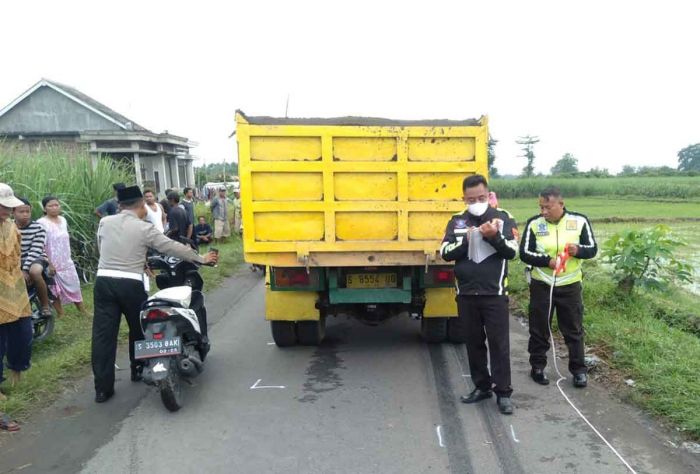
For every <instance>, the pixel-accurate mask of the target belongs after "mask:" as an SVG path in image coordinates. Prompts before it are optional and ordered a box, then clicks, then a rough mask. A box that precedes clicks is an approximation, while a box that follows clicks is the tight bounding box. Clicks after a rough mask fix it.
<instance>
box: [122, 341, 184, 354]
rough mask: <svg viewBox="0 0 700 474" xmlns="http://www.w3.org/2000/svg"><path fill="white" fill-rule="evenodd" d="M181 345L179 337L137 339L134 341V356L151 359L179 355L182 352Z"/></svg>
mask: <svg viewBox="0 0 700 474" xmlns="http://www.w3.org/2000/svg"><path fill="white" fill-rule="evenodd" d="M181 345H182V343H181V341H180V338H179V337H172V338H170V339H157V340H156V339H152V340H148V341H136V342H134V358H135V359H150V358H153V357H163V356H171V355H177V354H179V353H181V352H182V347H181Z"/></svg>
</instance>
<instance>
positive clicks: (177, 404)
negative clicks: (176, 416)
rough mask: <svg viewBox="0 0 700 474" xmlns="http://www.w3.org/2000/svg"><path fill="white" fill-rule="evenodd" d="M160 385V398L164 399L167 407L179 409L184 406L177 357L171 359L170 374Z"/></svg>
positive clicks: (171, 409)
mask: <svg viewBox="0 0 700 474" xmlns="http://www.w3.org/2000/svg"><path fill="white" fill-rule="evenodd" d="M159 385H160V399H161V400H162V401H163V405H165V408H167V409H168V410H170V411H178V410H179V409H180V408H182V380H181V378H180V372H179V371H178V368H177V359H176V358H175V357H173V358H171V359H170V370H169V371H168V376H167V377H166V378H165V379H164V380H161V381H160V383H159Z"/></svg>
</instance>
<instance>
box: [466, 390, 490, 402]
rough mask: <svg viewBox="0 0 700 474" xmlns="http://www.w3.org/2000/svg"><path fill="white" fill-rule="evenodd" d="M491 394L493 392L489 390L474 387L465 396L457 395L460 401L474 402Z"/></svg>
mask: <svg viewBox="0 0 700 474" xmlns="http://www.w3.org/2000/svg"><path fill="white" fill-rule="evenodd" d="M492 396H493V392H492V391H491V390H480V389H478V388H475V389H474V391H473V392H472V393H470V394H469V395H467V396H466V397H464V396H462V397H459V399H460V401H461V402H462V403H476V402H480V401H481V400H486V399H487V398H491V397H492Z"/></svg>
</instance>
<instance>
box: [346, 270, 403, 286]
mask: <svg viewBox="0 0 700 474" xmlns="http://www.w3.org/2000/svg"><path fill="white" fill-rule="evenodd" d="M346 283H347V284H346V287H347V288H396V285H397V278H396V273H351V274H349V275H348V276H347V280H346Z"/></svg>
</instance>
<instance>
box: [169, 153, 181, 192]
mask: <svg viewBox="0 0 700 474" xmlns="http://www.w3.org/2000/svg"><path fill="white" fill-rule="evenodd" d="M177 162H178V159H177V157H172V158H171V159H170V169H171V170H172V171H173V174H172V180H173V182H172V183H171V186H170V187H171V188H177V189H178V190H180V191H182V189H180V170H179V168H178V166H177Z"/></svg>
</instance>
